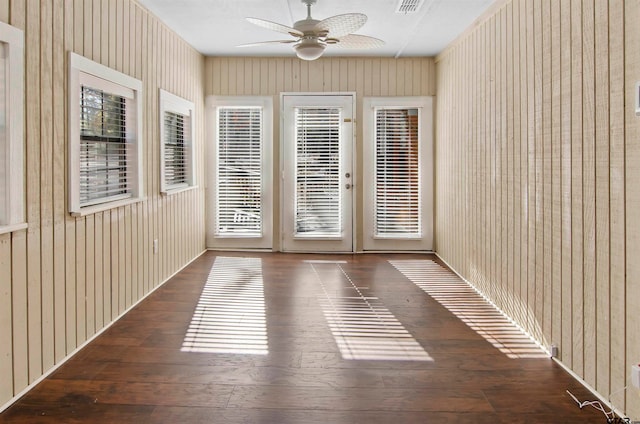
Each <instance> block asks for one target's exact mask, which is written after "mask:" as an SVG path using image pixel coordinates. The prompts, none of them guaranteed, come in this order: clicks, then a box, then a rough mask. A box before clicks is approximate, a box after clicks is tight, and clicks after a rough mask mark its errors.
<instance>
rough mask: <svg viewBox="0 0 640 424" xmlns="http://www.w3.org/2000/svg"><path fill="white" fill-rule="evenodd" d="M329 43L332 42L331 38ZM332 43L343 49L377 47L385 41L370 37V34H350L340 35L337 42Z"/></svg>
mask: <svg viewBox="0 0 640 424" xmlns="http://www.w3.org/2000/svg"><path fill="white" fill-rule="evenodd" d="M327 43H331V42H330V40H327ZM331 44H332V45H334V46H335V47H341V48H343V49H373V48H375V47H382V46H384V44H385V43H384V41H382V40H380V39H378V38H374V37H369V36H368V35H358V34H349V35H345V36H344V37H340V39H339V40H338V42H337V43H336V44H333V43H331Z"/></svg>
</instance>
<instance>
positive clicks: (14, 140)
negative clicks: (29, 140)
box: [0, 22, 27, 234]
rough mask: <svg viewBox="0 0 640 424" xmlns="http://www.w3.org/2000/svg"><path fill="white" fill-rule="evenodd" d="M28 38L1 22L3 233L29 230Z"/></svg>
mask: <svg viewBox="0 0 640 424" xmlns="http://www.w3.org/2000/svg"><path fill="white" fill-rule="evenodd" d="M23 125H24V35H23V33H22V31H21V30H19V29H17V28H14V27H12V26H10V25H7V24H5V23H3V22H0V234H2V233H6V232H11V231H15V230H18V229H22V228H25V227H26V226H27V225H26V223H25V216H24V195H25V191H24V131H23Z"/></svg>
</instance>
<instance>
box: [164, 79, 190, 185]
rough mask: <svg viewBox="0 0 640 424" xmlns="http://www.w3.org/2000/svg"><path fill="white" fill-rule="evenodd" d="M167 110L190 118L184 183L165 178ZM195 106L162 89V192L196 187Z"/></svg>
mask: <svg viewBox="0 0 640 424" xmlns="http://www.w3.org/2000/svg"><path fill="white" fill-rule="evenodd" d="M166 112H173V113H177V114H180V115H184V116H186V117H188V118H189V122H188V125H189V132H188V134H189V137H188V139H187V140H185V150H186V152H187V155H186V158H185V168H186V182H185V183H183V184H175V185H168V184H167V182H166V180H165V171H166V165H165V145H166V143H167V140H166V131H165V128H164V124H165V121H164V115H165V113H166ZM194 120H195V106H194V104H193V102H191V101H189V100H187V99H184V98H182V97H179V96H176V95H175V94H172V93H169V92H168V91H165V90H163V89H160V120H159V121H160V192H161V193H162V194H166V195H169V194H174V193H180V192H182V191H185V190H191V189H193V188H195V187H196V176H195V175H196V174H195V155H194V145H195V142H194V140H195V137H194V130H195V125H194Z"/></svg>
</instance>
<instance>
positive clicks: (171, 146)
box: [164, 111, 191, 189]
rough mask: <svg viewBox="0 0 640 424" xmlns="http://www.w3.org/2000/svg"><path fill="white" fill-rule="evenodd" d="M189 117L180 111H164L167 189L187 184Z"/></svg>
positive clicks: (189, 140)
mask: <svg viewBox="0 0 640 424" xmlns="http://www.w3.org/2000/svg"><path fill="white" fill-rule="evenodd" d="M190 121H191V118H190V117H189V116H187V115H183V114H181V113H176V112H169V111H165V113H164V184H165V187H166V188H167V189H174V188H180V187H186V186H188V184H189V172H190V170H189V164H190V158H189V154H190V149H189V146H190V144H191V134H190V131H191V122H190Z"/></svg>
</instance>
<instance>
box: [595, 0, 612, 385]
mask: <svg viewBox="0 0 640 424" xmlns="http://www.w3.org/2000/svg"><path fill="white" fill-rule="evenodd" d="M594 16H595V22H594V26H595V125H596V128H595V131H596V138H595V139H596V145H595V202H596V206H595V208H596V210H595V248H596V252H595V253H596V257H595V268H596V275H595V278H596V280H595V297H596V305H595V308H596V316H595V320H596V328H595V337H596V347H595V349H596V352H595V354H596V359H597V360H596V370H595V381H594V384H595V385H594V387H595V388H596V389H597V390H598V391H600V392H602V393H610V392H611V391H612V390H611V389H612V387H611V386H610V384H609V380H610V378H609V374H610V372H611V370H610V365H611V364H610V362H609V358H610V349H609V345H610V343H611V341H610V339H609V335H610V333H611V323H610V321H609V304H610V301H611V299H610V298H611V294H610V281H609V273H610V270H611V264H610V257H611V252H610V249H609V248H610V239H611V235H610V232H609V225H610V222H611V218H610V216H609V208H610V205H611V202H610V198H609V177H610V175H609V169H610V167H609V154H610V145H609V130H610V126H609V106H610V105H609V91H610V86H609V2H608V0H596V2H595V10H594ZM614 390H617V389H614Z"/></svg>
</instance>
